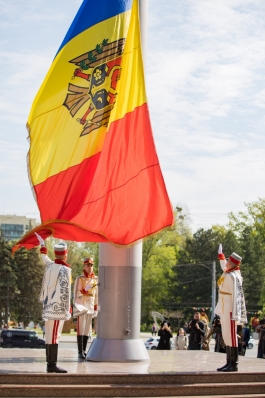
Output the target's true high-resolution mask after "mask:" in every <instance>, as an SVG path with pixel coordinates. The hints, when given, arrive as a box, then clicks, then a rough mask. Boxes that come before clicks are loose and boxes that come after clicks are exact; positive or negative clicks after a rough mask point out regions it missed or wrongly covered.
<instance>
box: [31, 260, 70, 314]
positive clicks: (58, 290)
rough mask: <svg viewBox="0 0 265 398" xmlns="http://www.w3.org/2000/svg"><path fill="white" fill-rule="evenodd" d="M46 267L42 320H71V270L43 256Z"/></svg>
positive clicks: (58, 261) (43, 283)
mask: <svg viewBox="0 0 265 398" xmlns="http://www.w3.org/2000/svg"><path fill="white" fill-rule="evenodd" d="M41 256H42V260H43V263H44V265H45V271H44V276H43V280H42V288H41V292H40V297H39V299H40V302H41V303H42V304H43V311H42V318H43V320H44V321H47V320H67V319H70V317H71V314H70V293H71V289H70V286H71V272H72V270H71V268H69V266H68V264H66V263H64V262H63V261H61V260H55V261H52V260H50V259H49V257H48V256H47V255H46V254H41Z"/></svg>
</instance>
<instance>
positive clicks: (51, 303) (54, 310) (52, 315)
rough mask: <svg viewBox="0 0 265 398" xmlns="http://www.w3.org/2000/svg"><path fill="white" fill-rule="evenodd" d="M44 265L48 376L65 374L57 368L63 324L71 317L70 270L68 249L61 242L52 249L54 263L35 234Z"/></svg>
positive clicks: (43, 313)
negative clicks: (50, 374) (67, 261)
mask: <svg viewBox="0 0 265 398" xmlns="http://www.w3.org/2000/svg"><path fill="white" fill-rule="evenodd" d="M35 234H36V236H37V238H38V240H39V242H40V245H41V249H40V252H41V256H42V260H43V263H44V265H45V270H44V275H43V281H42V287H41V292H40V302H41V303H42V305H43V309H42V318H43V320H44V321H45V343H46V361H47V372H48V373H67V371H66V370H64V369H62V368H59V367H58V366H57V357H58V342H59V338H60V335H61V331H62V328H63V324H64V321H65V320H66V319H69V318H70V317H71V314H70V308H71V307H70V293H71V268H70V265H69V264H67V263H66V262H65V261H66V259H67V245H66V243H64V242H60V243H58V244H56V245H55V246H54V254H55V257H56V258H55V260H54V261H52V260H50V259H49V257H48V256H47V249H46V247H45V246H44V240H43V239H42V237H41V236H40V235H38V234H37V233H36V232H35Z"/></svg>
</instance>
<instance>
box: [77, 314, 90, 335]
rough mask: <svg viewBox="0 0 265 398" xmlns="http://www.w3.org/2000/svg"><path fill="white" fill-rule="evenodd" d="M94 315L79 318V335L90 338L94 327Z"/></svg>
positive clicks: (84, 315)
mask: <svg viewBox="0 0 265 398" xmlns="http://www.w3.org/2000/svg"><path fill="white" fill-rule="evenodd" d="M92 315H93V314H83V315H80V316H78V317H77V335H78V336H88V335H89V332H90V329H91V327H92Z"/></svg>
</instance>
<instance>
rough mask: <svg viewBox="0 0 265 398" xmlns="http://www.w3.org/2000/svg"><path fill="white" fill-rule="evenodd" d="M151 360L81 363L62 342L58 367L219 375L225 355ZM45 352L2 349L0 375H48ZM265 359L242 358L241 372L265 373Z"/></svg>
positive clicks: (184, 354)
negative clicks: (46, 372)
mask: <svg viewBox="0 0 265 398" xmlns="http://www.w3.org/2000/svg"><path fill="white" fill-rule="evenodd" d="M75 339H76V336H62V337H61V342H62V343H66V342H74V341H75ZM148 354H149V357H150V361H147V362H135V363H115V362H114V363H112V362H89V361H83V360H78V358H77V347H76V346H75V344H72V345H71V348H66V349H65V348H64V347H63V344H61V346H60V343H59V354H58V365H59V366H61V367H63V368H65V369H67V371H68V372H69V373H73V374H74V373H75V374H84V373H87V374H100V373H102V374H103V373H104V374H106V373H109V374H124V373H127V374H128V373H133V374H144V373H145V374H147V373H149V374H151V373H175V372H177V373H182V372H189V373H190V372H216V368H218V367H220V366H222V365H224V363H225V359H226V355H225V354H220V353H215V352H212V351H210V352H207V351H176V350H171V351H157V350H152V351H148ZM45 369H46V358H45V350H39V349H20V348H11V349H8V348H0V373H45ZM264 371H265V360H263V359H257V358H250V357H248V356H245V357H242V356H240V357H239V372H242V373H245V372H251V373H253V372H264Z"/></svg>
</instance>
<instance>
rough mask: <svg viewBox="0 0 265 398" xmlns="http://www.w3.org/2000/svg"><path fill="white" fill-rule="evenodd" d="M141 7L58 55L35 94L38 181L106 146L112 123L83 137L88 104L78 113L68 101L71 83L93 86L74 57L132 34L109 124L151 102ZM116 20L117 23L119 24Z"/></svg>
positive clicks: (34, 170) (33, 166)
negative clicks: (146, 86)
mask: <svg viewBox="0 0 265 398" xmlns="http://www.w3.org/2000/svg"><path fill="white" fill-rule="evenodd" d="M134 4H136V3H135V2H134ZM137 12H138V10H137V7H136V6H133V9H132V11H127V12H125V13H123V14H120V15H117V16H115V17H113V18H110V19H108V20H106V21H103V22H101V23H99V24H97V25H95V26H93V27H92V28H90V29H89V30H87V31H84V32H83V33H81V34H79V35H78V36H76V37H75V38H73V39H72V40H71V41H70V42H69V43H67V45H66V46H65V47H63V49H62V50H61V52H60V53H59V54H58V55H57V57H56V58H55V60H54V62H53V64H52V66H51V68H50V70H49V72H48V74H47V76H46V78H45V80H44V82H43V84H42V86H41V88H40V90H39V92H38V94H37V96H36V98H35V101H34V103H33V106H32V109H31V113H30V116H29V120H28V125H29V129H30V141H31V149H30V154H29V166H30V174H31V180H32V184H33V185H37V184H39V183H41V182H43V181H45V180H46V179H47V178H49V177H51V176H54V175H56V174H58V173H60V172H61V171H64V170H67V169H68V168H69V167H72V166H75V165H78V164H80V163H81V162H82V161H83V160H84V159H87V158H89V157H91V156H93V155H95V154H97V153H99V152H101V150H102V147H103V145H104V140H105V135H106V131H107V127H104V126H102V127H100V128H98V129H96V130H94V131H92V132H91V133H90V134H87V135H85V136H82V137H80V134H81V132H82V129H83V126H82V125H81V124H80V123H78V122H77V119H80V118H81V117H82V115H83V113H84V109H86V106H83V107H81V109H80V110H79V111H78V112H77V113H76V114H75V116H74V117H72V116H71V115H70V112H69V110H68V109H67V108H66V107H65V106H63V105H62V104H63V103H64V101H65V98H66V95H67V93H68V86H69V84H73V85H76V84H78V85H79V86H82V87H84V88H86V87H87V89H89V85H90V83H89V82H88V81H86V80H84V79H78V78H75V79H72V77H73V73H74V70H75V69H76V66H75V64H73V63H70V62H69V61H71V60H72V59H74V58H76V57H78V56H80V55H82V54H84V53H87V52H88V51H89V50H91V49H93V48H95V47H96V45H97V44H98V42H99V40H100V39H99V38H101V39H102V40H103V39H106V38H107V39H108V42H109V43H110V42H114V41H116V40H118V39H122V38H126V42H125V48H124V53H123V56H122V64H121V68H122V71H121V77H120V80H119V81H118V84H117V93H118V94H117V99H116V103H115V105H114V107H113V109H112V110H111V113H110V119H109V122H108V126H110V124H111V123H112V122H113V121H115V120H118V119H121V118H123V117H124V115H126V114H127V113H129V112H132V111H133V110H134V109H135V108H136V107H138V106H141V105H142V104H144V103H145V102H146V95H145V91H144V90H143V87H144V81H143V70H142V61H141V49H140V37H139V32H138V29H136V31H135V26H137V24H136V23H135V20H134V18H136V15H137V14H136V13H137ZM131 13H132V15H131ZM114 23H115V26H116V27H117V29H113V24H114ZM84 43H86V47H85V48H84ZM140 66H141V67H140ZM136 70H137V72H136ZM84 72H86V71H84Z"/></svg>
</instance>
